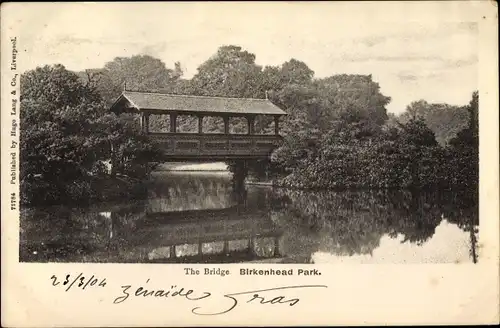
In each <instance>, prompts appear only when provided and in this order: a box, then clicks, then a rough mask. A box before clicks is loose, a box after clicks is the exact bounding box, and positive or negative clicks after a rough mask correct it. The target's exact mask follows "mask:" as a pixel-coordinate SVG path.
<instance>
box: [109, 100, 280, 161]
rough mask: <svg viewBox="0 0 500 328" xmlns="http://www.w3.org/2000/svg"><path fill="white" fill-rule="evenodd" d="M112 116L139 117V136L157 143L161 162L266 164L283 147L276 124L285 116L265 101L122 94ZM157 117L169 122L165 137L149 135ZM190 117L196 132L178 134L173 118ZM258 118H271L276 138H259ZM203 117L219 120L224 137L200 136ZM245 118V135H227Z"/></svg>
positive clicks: (272, 135)
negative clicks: (256, 161) (234, 123)
mask: <svg viewBox="0 0 500 328" xmlns="http://www.w3.org/2000/svg"><path fill="white" fill-rule="evenodd" d="M111 111H113V112H115V113H117V114H120V113H137V114H139V115H140V122H141V127H142V131H143V132H144V133H146V134H148V135H150V136H151V137H153V138H154V139H156V141H158V142H159V144H160V145H161V148H162V150H163V152H164V156H165V161H183V160H187V161H227V160H247V159H264V158H267V157H268V156H269V155H270V153H271V152H272V151H273V149H275V148H276V147H278V146H279V145H280V143H281V140H282V138H281V136H280V135H279V120H280V118H281V117H282V116H283V115H286V113H285V112H284V111H283V110H282V109H280V108H279V107H277V106H276V105H274V104H273V103H272V102H271V101H269V100H268V99H250V98H224V97H207V96H186V95H171V94H161V93H148V92H132V91H124V92H123V93H122V95H121V96H120V97H119V98H118V99H117V100H116V101H115V103H114V104H113V105H112V107H111ZM152 115H160V117H165V121H167V120H168V122H169V130H168V131H166V132H163V131H162V132H156V131H154V132H153V131H151V126H150V117H151V116H152ZM180 115H183V116H184V115H189V116H192V117H195V118H196V119H197V120H198V130H197V131H195V132H194V133H186V132H179V131H178V124H177V119H178V117H179V116H180ZM259 116H266V117H272V120H273V121H274V134H257V133H256V129H255V121H256V118H257V117H259ZM206 117H219V118H222V121H223V122H224V129H223V132H216V133H213V132H212V133H210V132H208V131H203V120H204V118H206ZM231 118H244V119H246V123H247V127H246V133H244V134H243V133H230V131H231V129H230V119H231Z"/></svg>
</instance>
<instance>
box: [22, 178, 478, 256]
mask: <svg viewBox="0 0 500 328" xmlns="http://www.w3.org/2000/svg"><path fill="white" fill-rule="evenodd" d="M149 190H150V196H149V198H148V199H147V200H146V201H140V202H137V203H130V204H129V203H124V204H116V205H109V206H105V205H101V206H99V207H95V208H77V209H75V208H68V207H64V206H58V207H47V208H29V209H23V210H22V215H21V236H20V238H21V243H20V244H21V246H20V258H21V260H22V261H41V262H43V261H60V262H68V261H70V262H143V263H148V262H160V263H168V262H170V263H173V262H184V263H228V262H276V263H278V262H279V263H338V262H355V263H381V262H385V263H427V262H429V263H444V262H448V263H453V262H467V261H472V262H476V261H477V258H478V255H479V251H478V249H477V234H478V231H477V225H478V208H477V200H476V198H475V196H474V195H470V194H457V193H442V192H441V193H423V192H420V193H418V192H407V191H391V192H388V191H384V192H366V191H363V192H359V191H358V192H353V191H346V192H308V191H291V190H284V189H272V188H268V187H248V188H247V191H246V192H245V193H240V194H236V193H234V192H233V191H232V188H231V181H230V176H229V175H227V174H220V173H215V174H214V173H203V174H201V173H198V174H196V173H192V172H190V173H157V174H156V176H155V177H154V179H153V181H152V183H151V186H150V188H149Z"/></svg>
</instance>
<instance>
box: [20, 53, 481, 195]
mask: <svg viewBox="0 0 500 328" xmlns="http://www.w3.org/2000/svg"><path fill="white" fill-rule="evenodd" d="M125 85H126V88H127V90H137V91H147V92H165V93H177V94H190V95H210V96H225V97H251V98H264V97H266V96H267V97H268V98H269V99H270V100H271V101H272V102H273V103H275V104H276V105H278V106H280V107H281V108H283V109H284V110H285V111H286V112H287V113H288V115H287V116H286V117H285V118H284V119H282V122H281V124H280V127H281V129H280V130H281V133H282V135H283V137H284V142H283V145H282V146H281V147H279V148H278V149H276V151H275V152H274V153H273V154H272V156H271V158H270V160H268V161H258V162H250V163H248V164H249V170H250V173H251V174H252V175H254V176H257V177H260V178H266V177H267V178H271V177H274V178H276V179H275V180H276V182H277V183H278V184H280V185H282V186H286V187H292V188H316V189H323V188H328V189H337V188H450V187H452V186H453V187H456V186H462V187H467V188H477V182H478V119H477V115H478V114H477V113H478V95H477V92H475V93H474V94H473V99H472V100H471V102H470V104H469V105H467V106H463V107H457V106H450V105H447V104H429V103H427V102H426V101H423V100H420V101H416V102H413V103H411V104H410V105H409V106H408V107H407V108H406V111H405V112H404V113H403V114H401V115H399V116H396V115H394V114H388V113H387V111H386V105H387V104H388V103H389V102H390V97H387V96H385V95H383V94H382V93H381V92H380V87H379V85H378V83H376V82H375V81H374V80H373V79H372V76H371V75H346V74H342V75H333V76H330V77H326V78H315V77H314V72H313V71H312V70H311V69H310V68H309V67H308V66H307V65H306V64H305V63H304V62H301V61H299V60H297V59H291V60H289V61H287V62H285V63H283V64H282V65H278V66H265V67H262V66H260V65H257V64H256V56H255V55H254V54H252V53H250V52H248V51H245V50H243V49H242V48H241V47H238V46H233V45H228V46H222V47H220V48H219V49H218V51H217V52H216V53H215V54H214V55H213V56H212V57H211V58H209V59H208V60H207V61H205V62H204V63H202V64H201V65H200V66H199V67H198V71H197V73H196V74H195V75H194V76H193V77H192V78H191V79H184V78H183V77H182V68H181V64H180V63H175V67H174V68H173V69H170V68H167V67H166V65H165V63H163V62H162V61H161V60H159V59H156V58H153V57H151V56H133V57H130V58H116V59H114V60H113V61H111V62H109V63H107V64H105V65H104V67H103V68H99V69H89V70H86V71H84V72H77V73H73V72H70V71H68V70H66V69H65V68H64V67H63V66H61V65H55V66H45V67H39V68H37V69H35V70H32V71H29V72H27V73H25V74H23V76H22V80H21V91H22V95H21V121H22V122H21V124H22V129H21V131H22V134H21V161H22V162H21V179H22V182H23V183H22V188H23V196H24V197H25V201H27V202H33V201H35V200H36V199H37V197H41V200H43V201H45V200H46V199H52V200H61V199H63V200H64V199H66V200H67V199H75V198H76V199H78V198H83V199H93V198H100V197H101V196H100V195H94V194H93V193H95V191H96V190H97V188H95V181H98V178H99V177H104V179H107V178H109V177H116V174H117V173H118V175H121V176H127V177H135V178H142V177H144V176H145V175H147V174H148V173H149V171H150V169H151V165H148V163H147V162H155V161H156V160H157V158H156V156H157V155H158V151H157V150H156V148H155V145H154V144H152V142H151V141H150V140H148V138H147V136H144V135H141V132H140V131H139V130H138V128H137V127H138V124H137V117H134V116H120V117H116V116H114V114H111V113H109V112H108V111H107V109H108V108H109V105H110V104H112V103H113V101H114V100H115V99H116V97H117V96H118V95H119V94H120V92H121V91H122V90H123V88H124V86H125ZM178 120H179V122H178V127H179V130H180V131H189V130H194V131H195V130H196V129H197V121H196V120H195V119H192V118H189V117H179V118H178ZM221 123H222V122H221V120H220V118H210V117H209V118H205V119H204V131H208V132H217V131H219V132H221V131H222V129H223V124H221ZM151 124H152V129H153V130H154V129H157V130H165V129H167V128H168V126H169V123H168V122H167V120H165V118H158V119H157V120H156V119H155V118H154V117H152V119H151ZM231 125H232V131H233V132H243V131H245V129H246V122H245V121H243V120H241V119H235V120H233V121H232V122H231ZM256 132H257V133H273V125H272V122H271V119H269V118H266V117H258V119H257V121H256ZM106 163H107V164H106ZM110 164H112V165H110ZM228 164H230V165H229V167H230V169H231V168H233V167H234V166H233V165H232V163H228ZM109 166H111V167H112V168H113V170H109ZM121 189H122V190H126V188H121ZM37 195H42V196H37Z"/></svg>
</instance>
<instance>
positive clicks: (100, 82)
mask: <svg viewBox="0 0 500 328" xmlns="http://www.w3.org/2000/svg"><path fill="white" fill-rule="evenodd" d="M89 72H91V76H89V74H88V73H89ZM80 76H81V77H82V78H83V79H84V80H85V81H91V80H94V82H93V83H95V84H96V89H97V91H98V92H99V94H100V95H101V97H102V98H103V99H104V101H105V103H106V105H107V106H108V107H109V106H110V105H111V104H112V103H113V102H114V101H115V100H116V98H117V97H118V96H119V95H120V94H121V92H122V91H123V90H124V89H125V88H126V89H127V90H131V91H143V92H159V91H162V92H172V91H173V90H174V89H175V87H176V82H177V81H178V80H179V79H180V78H181V76H182V68H181V65H180V63H179V62H177V63H175V69H174V70H172V69H169V68H167V67H166V66H165V63H163V62H162V61H161V60H160V59H157V58H154V57H151V56H149V55H136V56H132V57H117V58H115V59H114V60H112V61H110V62H108V63H106V64H105V65H104V68H102V69H94V70H87V71H86V72H83V73H80Z"/></svg>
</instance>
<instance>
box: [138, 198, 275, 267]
mask: <svg viewBox="0 0 500 328" xmlns="http://www.w3.org/2000/svg"><path fill="white" fill-rule="evenodd" d="M281 235H282V231H280V229H278V228H277V227H276V226H275V225H274V223H273V222H272V221H271V220H270V218H269V214H268V213H267V212H265V211H255V210H253V211H250V210H249V209H246V208H243V207H241V206H235V207H230V208H225V209H212V210H191V211H180V212H162V213H152V214H149V215H148V217H147V218H146V220H145V221H144V222H143V223H142V224H141V226H140V227H138V230H137V231H136V233H135V236H136V238H134V239H135V242H134V243H135V244H136V245H138V246H139V245H140V247H146V248H147V249H148V250H149V251H148V257H149V260H150V261H161V262H203V263H206V262H219V263H220V262H226V261H231V262H235V261H236V262H238V261H250V260H258V259H265V258H276V257H280V256H281V253H280V237H281Z"/></svg>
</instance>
